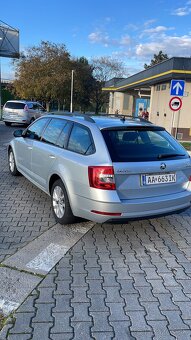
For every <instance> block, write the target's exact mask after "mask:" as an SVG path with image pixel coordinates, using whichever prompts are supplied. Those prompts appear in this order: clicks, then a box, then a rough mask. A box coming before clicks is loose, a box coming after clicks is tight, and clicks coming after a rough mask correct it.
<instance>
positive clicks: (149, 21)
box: [143, 19, 156, 27]
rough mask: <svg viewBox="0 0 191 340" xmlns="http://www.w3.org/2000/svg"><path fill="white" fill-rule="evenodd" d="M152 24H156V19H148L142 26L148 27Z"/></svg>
mask: <svg viewBox="0 0 191 340" xmlns="http://www.w3.org/2000/svg"><path fill="white" fill-rule="evenodd" d="M154 22H156V19H150V20H147V21H145V22H144V24H143V26H145V27H148V26H150V25H152V24H153V23H154Z"/></svg>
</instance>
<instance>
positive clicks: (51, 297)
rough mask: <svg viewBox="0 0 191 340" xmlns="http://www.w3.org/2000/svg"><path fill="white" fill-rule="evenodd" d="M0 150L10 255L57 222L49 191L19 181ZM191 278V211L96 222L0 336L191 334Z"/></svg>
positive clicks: (39, 339)
mask: <svg viewBox="0 0 191 340" xmlns="http://www.w3.org/2000/svg"><path fill="white" fill-rule="evenodd" d="M0 156H1V163H0V164H1V171H2V173H1V176H2V186H1V189H0V192H1V194H2V198H3V200H2V201H1V203H0V204H2V207H1V212H0V214H1V215H0V216H1V217H0V254H1V260H3V259H4V258H5V257H8V256H9V255H11V254H12V253H13V252H16V251H17V249H19V248H20V247H23V245H24V244H25V243H27V242H29V241H30V240H31V239H32V238H35V237H36V236H37V235H39V234H40V233H42V232H43V231H44V230H46V229H47V228H49V227H50V226H51V225H52V224H53V223H54V221H53V219H52V217H51V212H50V211H49V208H50V204H49V202H48V200H49V198H48V197H47V196H46V195H44V194H43V193H41V191H40V190H38V189H36V188H34V186H32V185H31V184H30V183H29V182H28V181H27V180H25V179H24V178H22V177H21V178H19V179H14V180H13V179H12V178H11V177H10V175H9V174H8V172H7V167H6V166H5V148H3V147H1V149H0ZM15 181H16V183H19V184H17V185H15V186H14V185H13V184H12V183H14V182H15ZM17 181H18V182H17ZM10 185H11V188H12V189H11V190H12V191H11V193H10V190H9V194H7V190H6V186H7V187H9V189H10ZM26 188H27V190H26ZM8 196H9V197H8ZM27 197H28V203H30V205H27V204H25V203H27ZM22 198H23V199H22ZM31 199H32V202H33V204H34V206H33V204H31ZM41 204H42V206H41ZM40 206H41V207H43V210H42V211H41V209H38V208H39V207H40ZM25 209H26V210H27V209H28V210H27V211H28V212H25ZM12 210H13V211H14V213H12ZM19 211H20V212H19ZM17 214H18V215H17ZM23 214H24V216H23ZM31 214H32V217H31ZM47 214H48V215H47ZM45 215H47V216H48V217H47V219H46V221H45V220H44V218H43V216H45ZM22 218H24V220H22V221H21V219H22ZM35 220H36V221H37V220H38V223H35ZM45 222H47V223H45ZM37 224H38V230H37ZM21 225H22V226H23V229H22V227H21ZM28 228H30V232H29V230H28ZM26 229H27V230H26ZM19 232H20V236H18V233H19ZM25 232H29V233H27V234H25ZM7 244H8V246H6V245H7ZM190 279H191V210H187V211H186V212H184V213H182V214H180V215H171V216H167V217H161V218H157V219H149V220H142V221H132V222H129V223H128V224H123V225H122V224H103V225H100V224H96V225H95V226H94V227H93V228H92V229H91V230H89V231H88V233H86V234H85V235H84V236H83V237H82V238H81V239H80V240H79V241H78V242H77V243H76V244H75V245H74V246H73V247H72V248H71V249H70V250H69V251H68V253H67V254H66V255H65V256H64V257H63V258H62V259H61V260H60V261H59V262H58V263H57V264H56V266H55V267H54V268H53V269H52V270H51V271H50V272H49V274H48V275H47V276H46V277H45V278H44V279H42V281H41V282H40V284H39V285H38V286H37V287H36V288H35V289H34V290H33V291H32V292H31V294H30V295H29V296H28V297H27V299H26V300H25V301H24V302H23V304H22V305H21V306H20V307H19V308H18V309H17V311H16V312H15V313H14V314H13V316H12V317H10V319H9V323H8V324H7V326H6V327H5V328H4V330H3V331H2V332H1V335H0V339H1V340H5V339H8V340H29V339H33V340H48V339H51V340H67V339H79V340H88V339H96V340H105V339H117V340H126V339H138V340H139V339H140V340H147V339H155V340H156V339H158V340H170V339H178V340H179V339H180V340H187V339H191V280H190Z"/></svg>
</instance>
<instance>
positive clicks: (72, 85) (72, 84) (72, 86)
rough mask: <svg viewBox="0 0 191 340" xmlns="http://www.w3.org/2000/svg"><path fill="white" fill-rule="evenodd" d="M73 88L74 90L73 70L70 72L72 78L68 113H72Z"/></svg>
mask: <svg viewBox="0 0 191 340" xmlns="http://www.w3.org/2000/svg"><path fill="white" fill-rule="evenodd" d="M73 88H74V70H72V77H71V99H70V112H73Z"/></svg>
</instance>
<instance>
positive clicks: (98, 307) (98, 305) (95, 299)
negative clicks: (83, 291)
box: [88, 294, 109, 312]
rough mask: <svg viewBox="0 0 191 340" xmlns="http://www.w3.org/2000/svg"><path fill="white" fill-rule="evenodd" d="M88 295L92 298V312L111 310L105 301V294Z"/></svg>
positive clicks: (90, 309)
mask: <svg viewBox="0 0 191 340" xmlns="http://www.w3.org/2000/svg"><path fill="white" fill-rule="evenodd" d="M88 297H89V298H90V307H89V311H90V312H109V308H108V307H107V306H106V303H105V295H98V294H93V295H89V294H88Z"/></svg>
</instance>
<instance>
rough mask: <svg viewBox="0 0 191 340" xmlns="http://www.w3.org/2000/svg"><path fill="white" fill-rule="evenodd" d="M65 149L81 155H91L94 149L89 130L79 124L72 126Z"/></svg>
mask: <svg viewBox="0 0 191 340" xmlns="http://www.w3.org/2000/svg"><path fill="white" fill-rule="evenodd" d="M67 149H68V150H70V151H74V152H77V153H80V154H82V155H91V154H92V153H94V152H95V147H94V143H93V139H92V136H91V133H90V131H89V129H87V128H86V127H84V126H82V125H80V124H74V126H73V128H72V131H71V134H70V138H69V141H68V147H67Z"/></svg>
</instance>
